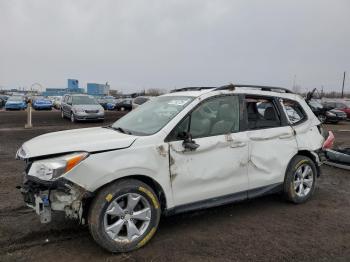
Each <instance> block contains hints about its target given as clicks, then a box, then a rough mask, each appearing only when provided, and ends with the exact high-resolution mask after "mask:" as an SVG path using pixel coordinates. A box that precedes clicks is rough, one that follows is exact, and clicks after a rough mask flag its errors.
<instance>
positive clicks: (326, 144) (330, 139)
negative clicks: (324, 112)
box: [322, 131, 335, 149]
mask: <svg viewBox="0 0 350 262" xmlns="http://www.w3.org/2000/svg"><path fill="white" fill-rule="evenodd" d="M334 140H335V137H334V134H333V132H332V131H329V132H328V137H327V139H326V141H324V143H323V146H322V149H330V148H332V147H333V144H334Z"/></svg>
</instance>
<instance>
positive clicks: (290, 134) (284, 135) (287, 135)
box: [279, 133, 293, 139]
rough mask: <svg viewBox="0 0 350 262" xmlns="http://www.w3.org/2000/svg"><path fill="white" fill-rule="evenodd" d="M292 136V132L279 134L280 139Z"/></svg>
mask: <svg viewBox="0 0 350 262" xmlns="http://www.w3.org/2000/svg"><path fill="white" fill-rule="evenodd" d="M292 136H293V133H287V134H282V135H280V136H279V138H280V139H286V138H291V137H292Z"/></svg>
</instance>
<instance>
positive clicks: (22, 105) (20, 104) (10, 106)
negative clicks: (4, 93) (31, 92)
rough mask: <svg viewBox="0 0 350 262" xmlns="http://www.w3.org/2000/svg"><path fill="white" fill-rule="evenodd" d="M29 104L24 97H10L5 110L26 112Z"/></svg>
mask: <svg viewBox="0 0 350 262" xmlns="http://www.w3.org/2000/svg"><path fill="white" fill-rule="evenodd" d="M26 108H27V103H26V102H25V100H24V97H23V96H10V97H9V98H8V99H7V101H6V103H5V110H24V109H26Z"/></svg>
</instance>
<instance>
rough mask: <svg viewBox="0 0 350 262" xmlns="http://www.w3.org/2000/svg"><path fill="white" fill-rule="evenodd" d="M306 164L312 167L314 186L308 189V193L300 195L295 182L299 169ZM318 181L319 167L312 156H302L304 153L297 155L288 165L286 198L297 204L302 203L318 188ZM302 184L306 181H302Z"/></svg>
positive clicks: (285, 187) (285, 188) (285, 181)
mask: <svg viewBox="0 0 350 262" xmlns="http://www.w3.org/2000/svg"><path fill="white" fill-rule="evenodd" d="M304 166H309V167H310V168H311V170H312V179H313V182H312V186H311V188H310V190H309V191H308V193H307V194H305V195H304V196H300V195H298V193H297V192H296V190H297V189H295V188H294V186H295V184H294V183H295V179H296V176H297V174H296V172H297V170H298V169H299V168H300V167H301V168H303V167H304ZM310 177H311V175H310ZM316 182H317V168H316V165H315V163H314V161H312V160H311V159H310V158H308V157H306V156H302V155H297V156H295V157H294V158H293V159H292V160H291V162H290V163H289V165H288V169H287V172H286V176H285V179H284V195H285V198H286V199H287V200H288V201H290V202H293V203H295V204H301V203H304V202H306V201H307V200H308V199H310V198H311V196H312V195H313V193H314V191H315V188H316ZM302 184H304V183H302ZM298 188H299V187H298Z"/></svg>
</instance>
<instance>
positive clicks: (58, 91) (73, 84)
mask: <svg viewBox="0 0 350 262" xmlns="http://www.w3.org/2000/svg"><path fill="white" fill-rule="evenodd" d="M68 93H70V94H71V93H73V94H83V93H85V90H84V89H83V88H79V81H78V80H76V79H68V88H46V90H45V91H44V92H43V93H42V95H43V96H63V95H64V94H68Z"/></svg>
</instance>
